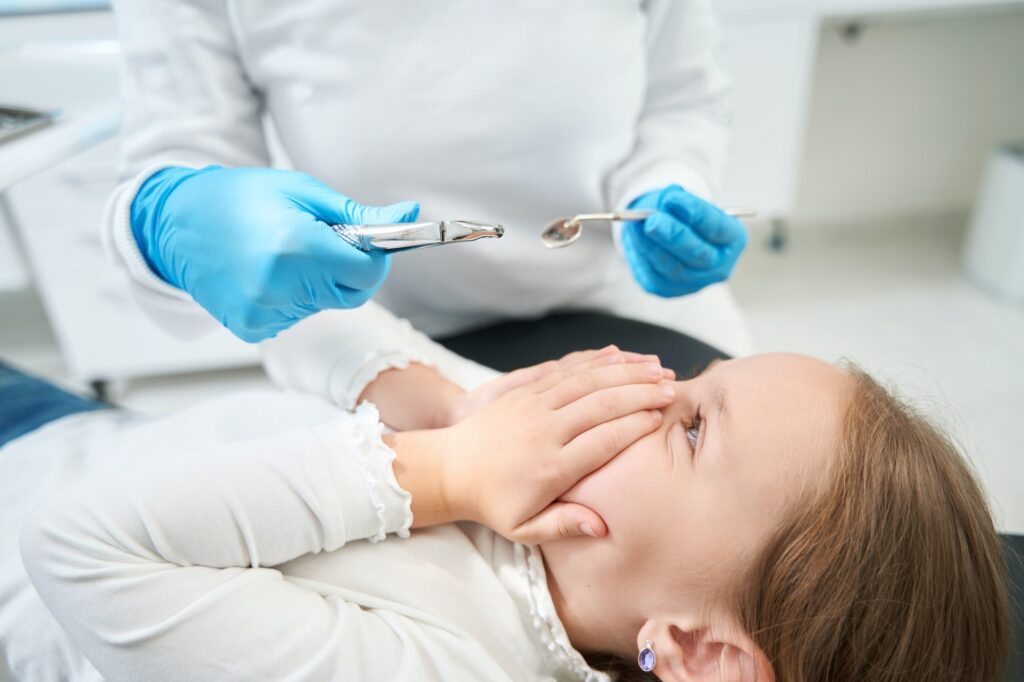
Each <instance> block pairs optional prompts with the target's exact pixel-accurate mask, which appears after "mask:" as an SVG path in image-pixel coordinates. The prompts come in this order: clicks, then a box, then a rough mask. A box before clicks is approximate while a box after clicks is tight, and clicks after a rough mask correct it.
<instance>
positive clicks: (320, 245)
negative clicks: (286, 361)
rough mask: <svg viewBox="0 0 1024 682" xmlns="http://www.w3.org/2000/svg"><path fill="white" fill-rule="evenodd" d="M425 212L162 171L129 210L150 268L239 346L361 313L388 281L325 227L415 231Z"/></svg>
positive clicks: (267, 175) (262, 176)
mask: <svg viewBox="0 0 1024 682" xmlns="http://www.w3.org/2000/svg"><path fill="white" fill-rule="evenodd" d="M418 214H419V204H417V203H413V202H403V203H399V204H394V205H392V206H385V207H381V208H377V207H371V206H363V205H361V204H358V203H356V202H355V201H353V200H352V199H349V198H347V197H345V196H343V195H341V194H338V193H337V192H335V191H334V190H332V189H330V188H329V187H327V186H326V185H324V184H323V183H321V182H319V181H318V180H316V179H315V178H313V177H311V176H309V175H307V174H306V173H298V172H294V171H282V170H270V169H265V168H221V167H218V166H208V167H206V168H203V169H202V170H194V169H191V168H166V169H164V170H162V171H159V172H158V173H155V174H154V175H153V176H152V177H150V178H149V179H148V180H147V181H146V182H145V183H144V184H143V186H142V187H141V188H140V189H139V191H138V193H137V194H136V196H135V199H134V200H133V201H132V206H131V227H132V232H133V234H134V236H135V241H136V242H137V243H138V245H139V249H140V250H141V251H142V254H143V256H145V258H146V262H147V263H148V264H149V267H150V268H151V269H152V270H153V271H154V272H155V273H157V274H158V275H159V276H160V277H162V278H163V279H164V280H166V281H167V282H169V283H170V284H172V285H173V286H175V287H177V288H179V289H183V290H184V291H186V292H188V293H189V294H190V295H191V296H192V298H194V299H195V300H196V301H197V302H198V303H199V304H200V305H201V306H203V307H204V308H206V310H207V311H209V312H210V314H211V315H213V316H214V317H215V318H217V319H218V320H220V322H221V324H223V325H224V326H225V327H227V328H228V329H229V330H231V332H232V333H234V334H235V336H237V337H239V338H240V339H242V340H243V341H248V342H250V343H255V342H257V341H262V340H263V339H267V338H270V337H272V336H275V335H276V334H277V333H278V332H280V331H282V330H284V329H287V328H288V327H290V326H291V325H293V324H294V323H295V322H297V321H299V320H301V319H303V318H305V317H308V316H309V315H312V314H313V313H316V312H318V311H320V310H323V309H325V308H355V307H358V306H360V305H362V304H363V303H365V302H366V301H367V300H369V298H370V297H371V296H372V295H373V293H374V292H375V291H376V290H377V288H378V287H379V286H380V285H381V283H382V282H383V281H384V278H385V276H387V273H388V267H389V258H388V256H387V255H386V254H384V253H363V252H362V251H359V250H358V249H356V248H354V247H352V246H350V245H349V244H346V243H345V242H344V241H342V240H341V239H339V238H338V237H337V236H336V235H335V234H334V233H333V232H332V231H331V229H330V228H329V227H328V225H327V224H326V223H332V224H336V223H349V224H383V223H399V222H409V221H413V220H415V219H416V216H417V215H418Z"/></svg>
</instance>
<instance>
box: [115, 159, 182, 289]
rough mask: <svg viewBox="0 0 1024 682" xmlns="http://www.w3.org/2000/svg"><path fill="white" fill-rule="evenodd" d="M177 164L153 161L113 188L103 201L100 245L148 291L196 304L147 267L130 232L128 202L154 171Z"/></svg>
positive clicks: (130, 201) (132, 199)
mask: <svg viewBox="0 0 1024 682" xmlns="http://www.w3.org/2000/svg"><path fill="white" fill-rule="evenodd" d="M180 165H182V164H175V163H160V164H154V165H152V166H149V167H147V168H146V169H145V170H143V171H142V172H141V173H139V174H138V175H136V176H135V177H134V178H133V179H132V180H130V181H128V182H126V183H125V184H123V185H121V186H120V187H118V188H117V190H116V191H115V192H114V194H113V195H112V196H111V198H110V202H109V203H108V205H107V225H106V230H105V231H104V236H105V239H104V246H105V247H106V249H107V252H108V253H109V254H110V255H111V256H112V257H113V258H114V260H115V261H116V262H117V263H118V264H119V265H121V266H123V267H124V268H125V269H126V270H127V271H128V274H129V276H130V277H131V279H132V281H133V282H135V283H136V284H138V285H139V286H141V287H143V288H144V289H146V290H147V291H148V292H151V293H153V294H157V295H159V296H161V297H165V298H170V299H173V300H176V301H182V302H187V303H189V304H190V305H196V304H195V303H194V302H193V301H192V297H191V296H189V295H188V294H187V293H185V292H184V291H182V290H181V289H178V288H177V287H175V286H173V285H171V284H168V283H167V282H165V281H164V280H163V278H162V277H160V276H159V275H157V274H156V273H155V272H153V271H152V270H150V269H149V264H148V263H147V262H146V258H145V256H143V255H142V251H141V249H139V245H138V244H137V243H136V241H135V234H134V233H133V232H132V213H131V206H132V202H133V201H134V200H135V195H136V194H138V192H139V189H140V188H141V187H142V185H143V184H145V182H146V181H147V180H149V178H151V177H152V176H153V175H155V174H156V173H158V172H160V171H162V170H164V169H165V168H172V167H176V166H180Z"/></svg>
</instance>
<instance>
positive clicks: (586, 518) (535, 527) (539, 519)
mask: <svg viewBox="0 0 1024 682" xmlns="http://www.w3.org/2000/svg"><path fill="white" fill-rule="evenodd" d="M607 534H608V528H607V526H605V524H604V520H603V519H602V518H601V517H600V516H598V514H597V512H595V511H594V510H593V509H591V508H590V507H584V506H583V505H581V504H576V503H574V502H552V503H551V504H549V505H548V506H547V507H545V508H544V510H543V511H541V512H540V513H539V514H537V515H536V516H534V517H533V518H531V519H529V520H528V521H526V522H525V523H523V524H521V525H520V526H519V527H518V528H516V530H515V531H514V532H513V536H514V537H513V538H512V539H513V540H515V541H516V542H521V543H523V544H526V545H539V544H541V543H543V542H553V541H555V540H565V539H568V538H575V537H580V536H589V537H595V538H603V537H604V536H605V535H607Z"/></svg>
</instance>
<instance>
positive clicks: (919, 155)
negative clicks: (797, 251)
mask: <svg viewBox="0 0 1024 682" xmlns="http://www.w3.org/2000/svg"><path fill="white" fill-rule="evenodd" d="M1008 140H1024V12H1022V11H1020V10H1014V11H1010V10H1004V11H1002V12H997V13H989V14H987V15H973V16H972V15H954V16H934V17H925V18H917V19H913V18H903V19H887V20H885V21H884V23H868V24H866V28H865V31H864V33H863V35H862V36H861V37H860V39H859V40H857V41H855V42H853V43H847V42H845V41H844V40H843V39H841V38H840V37H839V36H838V34H837V32H836V30H835V27H834V26H828V25H826V26H825V28H824V29H823V35H822V36H821V47H820V51H819V56H818V61H817V66H816V73H815V77H814V87H813V94H812V99H811V110H810V116H809V120H808V128H807V137H806V140H805V144H804V159H803V163H802V167H801V173H800V175H801V178H800V183H799V190H798V201H797V208H796V211H795V215H794V219H795V221H797V222H800V223H812V224H822V223H838V222H843V223H851V222H857V221H860V220H874V219H880V218H881V219H885V218H889V217H893V216H899V215H904V214H916V213H939V212H956V211H963V210H967V209H969V208H970V206H971V204H972V203H973V198H974V196H975V192H976V191H977V187H978V183H979V181H980V178H981V171H982V168H983V166H984V162H985V158H986V156H987V153H988V150H989V149H990V148H991V147H992V145H993V144H995V143H996V142H998V141H1008Z"/></svg>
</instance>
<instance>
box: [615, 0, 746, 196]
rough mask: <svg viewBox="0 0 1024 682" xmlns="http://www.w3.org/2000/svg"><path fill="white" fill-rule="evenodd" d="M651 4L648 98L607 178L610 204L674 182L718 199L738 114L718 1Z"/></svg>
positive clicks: (650, 1)
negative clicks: (722, 53) (630, 141)
mask: <svg viewBox="0 0 1024 682" xmlns="http://www.w3.org/2000/svg"><path fill="white" fill-rule="evenodd" d="M644 4H645V9H646V12H647V38H646V39H647V89H646V96H645V99H644V104H643V109H642V111H641V113H640V117H639V120H638V121H637V124H636V140H635V144H634V148H633V150H632V152H631V153H630V154H629V156H628V157H627V158H626V159H625V160H624V161H623V163H622V164H620V165H619V166H618V167H617V168H615V169H614V170H613V171H612V172H611V174H610V175H609V176H608V178H607V180H606V193H607V197H606V200H607V203H608V204H609V205H610V206H614V207H618V208H621V207H624V206H626V205H627V204H628V203H629V202H630V201H632V200H633V199H635V198H636V197H638V196H640V195H641V194H644V193H646V192H648V191H650V190H653V189H658V188H661V187H664V186H666V185H670V184H673V183H674V184H678V185H681V186H682V187H683V188H685V189H686V190H688V191H689V192H691V193H693V194H696V195H698V196H700V197H703V198H705V199H712V197H713V195H714V193H715V191H716V189H717V184H718V182H719V179H720V175H721V172H722V168H723V165H724V163H725V155H726V146H727V142H728V133H729V124H730V118H731V112H730V108H729V89H730V84H729V79H728V78H727V77H726V75H725V74H724V72H723V71H722V69H721V67H720V66H719V64H718V61H717V52H718V49H719V33H718V26H717V22H716V21H715V17H714V14H713V11H712V7H711V1H710V0H648V1H647V2H645V3H644Z"/></svg>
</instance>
